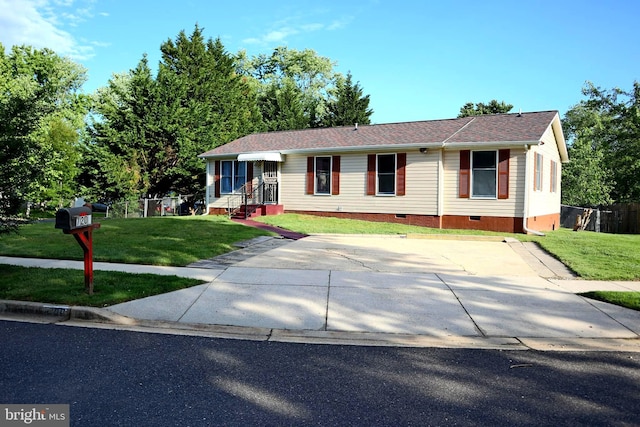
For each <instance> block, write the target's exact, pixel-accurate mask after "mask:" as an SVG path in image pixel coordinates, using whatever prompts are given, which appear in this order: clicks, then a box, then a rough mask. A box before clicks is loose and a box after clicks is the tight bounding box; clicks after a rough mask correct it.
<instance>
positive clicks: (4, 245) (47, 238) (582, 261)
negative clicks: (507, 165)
mask: <svg viewBox="0 0 640 427" xmlns="http://www.w3.org/2000/svg"><path fill="white" fill-rule="evenodd" d="M258 220H259V221H262V222H265V223H268V224H271V225H275V226H279V227H282V228H286V229H289V230H292V231H296V232H299V233H305V234H317V233H343V234H413V233H415V234H458V235H460V234H473V235H494V236H495V235H501V236H511V237H515V238H518V239H520V240H523V241H535V242H537V243H538V244H540V245H541V246H542V247H543V248H544V249H546V250H547V251H549V252H550V253H552V254H553V255H555V256H556V257H557V258H558V259H560V260H561V261H563V262H564V263H565V264H567V265H568V266H569V267H570V268H572V269H573V270H574V271H576V272H577V273H578V274H579V275H580V276H581V277H583V278H585V279H593V280H640V236H638V235H614V234H605V233H591V232H573V231H570V230H567V229H561V230H558V231H554V232H551V233H548V234H547V235H546V236H544V237H538V236H525V235H522V234H508V233H494V232H482V231H471V230H440V229H431V228H425V227H417V226H406V225H402V224H390V223H378V222H367V221H356V220H346V219H337V218H326V217H317V216H309V215H297V214H284V215H278V216H268V217H260V218H258ZM99 222H100V223H101V228H99V229H97V230H95V231H94V260H95V261H105V262H123V263H139V264H152V265H175V266H184V265H187V264H189V263H191V262H194V261H197V260H201V259H207V258H212V257H214V256H217V255H220V254H223V253H226V252H228V251H230V250H232V249H233V244H234V243H236V242H239V241H243V240H247V239H251V238H253V237H257V236H262V235H268V234H270V233H268V232H266V231H263V230H260V229H256V228H252V227H246V226H243V225H241V224H237V223H235V222H233V221H230V220H228V219H227V218H226V217H224V216H203V217H199V216H198V217H192V216H187V217H161V218H139V219H104V220H101V221H99ZM0 255H8V256H20V257H34V258H57V259H75V260H81V259H82V257H83V253H82V249H81V248H80V246H79V245H78V244H77V243H76V241H75V239H74V238H73V237H72V236H70V235H66V234H63V233H62V231H60V230H57V229H55V228H54V223H53V222H38V223H34V224H29V225H27V226H24V227H21V228H20V232H19V233H18V234H9V235H4V236H0ZM198 283H201V282H200V281H197V280H190V279H178V278H175V277H174V278H168V277H167V276H154V275H136V274H126V273H112V272H100V271H96V272H95V280H94V289H95V295H93V296H88V295H86V294H85V293H84V276H83V272H82V271H75V270H56V269H38V268H22V267H10V266H2V265H0V299H19V300H31V301H41V302H51V303H64V304H70V305H78V304H81V305H93V306H102V305H105V304H106V305H109V304H115V303H118V302H123V301H128V300H132V299H137V298H142V297H144V296H148V295H154V294H158V293H164V292H169V291H171V290H175V289H181V288H183V287H188V286H193V285H195V284H198ZM627 294H636V295H635V296H634V295H627V297H628V299H631V300H634V298H637V297H638V295H637V294H638V293H637V292H636V293H627ZM603 298H608V297H603Z"/></svg>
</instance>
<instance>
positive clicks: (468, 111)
mask: <svg viewBox="0 0 640 427" xmlns="http://www.w3.org/2000/svg"><path fill="white" fill-rule="evenodd" d="M512 108H513V105H511V104H507V103H505V102H504V101H500V102H498V101H497V100H495V99H492V100H491V101H489V102H488V103H487V104H484V103H482V102H478V103H475V104H474V103H473V102H467V103H466V104H464V105H463V106H462V107H460V113H459V114H458V118H461V117H469V116H481V115H484V114H502V113H508V112H509V111H511V109H512Z"/></svg>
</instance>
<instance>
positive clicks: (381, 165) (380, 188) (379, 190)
mask: <svg viewBox="0 0 640 427" xmlns="http://www.w3.org/2000/svg"><path fill="white" fill-rule="evenodd" d="M376 163H377V165H376V171H377V179H376V194H379V195H389V196H394V195H395V194H396V155H395V154H378V155H377V158H376Z"/></svg>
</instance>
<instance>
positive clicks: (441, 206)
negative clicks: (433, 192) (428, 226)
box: [436, 150, 444, 218]
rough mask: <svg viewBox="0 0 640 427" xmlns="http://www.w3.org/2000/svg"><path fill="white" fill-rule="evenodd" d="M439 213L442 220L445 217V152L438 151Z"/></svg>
mask: <svg viewBox="0 0 640 427" xmlns="http://www.w3.org/2000/svg"><path fill="white" fill-rule="evenodd" d="M436 203H437V204H438V205H437V209H436V210H437V213H438V216H439V217H440V218H442V216H443V215H444V150H438V196H437V201H436Z"/></svg>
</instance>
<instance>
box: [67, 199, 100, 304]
mask: <svg viewBox="0 0 640 427" xmlns="http://www.w3.org/2000/svg"><path fill="white" fill-rule="evenodd" d="M92 212H93V211H92V210H91V208H89V207H86V206H82V207H79V208H68V209H60V210H58V212H56V228H60V229H62V232H63V233H64V234H73V237H75V239H76V241H77V242H78V243H79V244H80V246H81V247H82V250H83V251H84V287H85V289H86V290H87V292H88V293H89V295H93V230H94V229H96V228H100V224H93V223H92V222H91V213H92Z"/></svg>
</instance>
